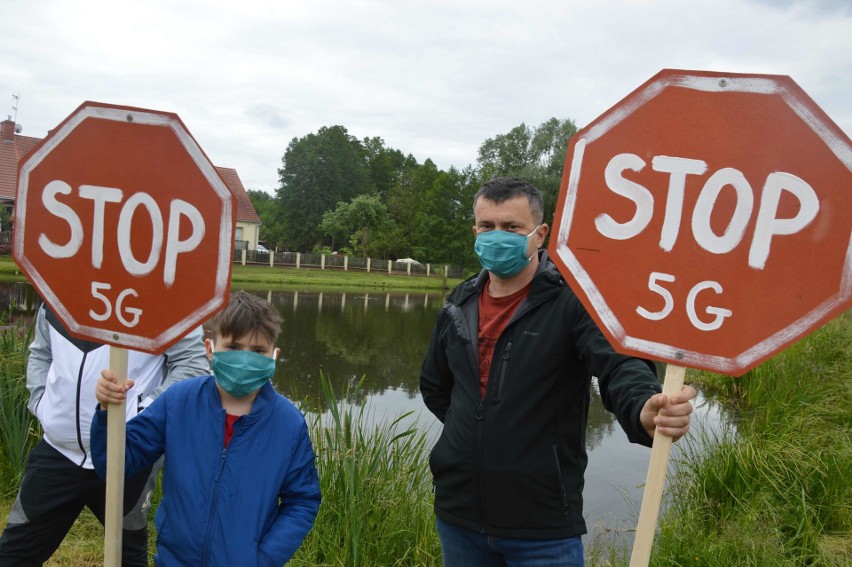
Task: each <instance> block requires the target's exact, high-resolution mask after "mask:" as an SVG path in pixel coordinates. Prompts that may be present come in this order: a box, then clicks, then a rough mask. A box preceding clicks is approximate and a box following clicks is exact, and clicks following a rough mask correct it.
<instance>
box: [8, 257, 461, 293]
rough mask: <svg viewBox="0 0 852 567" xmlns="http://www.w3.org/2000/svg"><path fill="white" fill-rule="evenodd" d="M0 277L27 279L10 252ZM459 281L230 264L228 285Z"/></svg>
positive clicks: (427, 288)
mask: <svg viewBox="0 0 852 567" xmlns="http://www.w3.org/2000/svg"><path fill="white" fill-rule="evenodd" d="M0 280H2V281H27V280H26V277H25V276H24V275H23V274H22V273H21V270H20V269H19V268H18V265H17V264H15V261H14V260H13V259H12V257H11V256H0ZM459 283H461V280H460V279H456V278H443V277H441V276H435V275H433V276H430V277H425V276H408V275H403V274H388V273H387V272H381V271H371V272H366V271H362V270H357V271H356V270H347V271H343V270H340V269H325V270H320V269H316V268H299V269H296V268H285V267H279V266H274V267H269V266H267V265H261V264H254V265H246V266H242V265H240V264H233V265H232V269H231V286H232V287H233V288H234V289H253V290H258V289H262V290H268V289H273V290H298V291H305V290H316V291H343V292H345V291H364V290H383V291H417V292H426V293H428V292H435V293H445V292H447V291H449V290H451V289H452V288H454V287H455V286H457V285H458V284H459Z"/></svg>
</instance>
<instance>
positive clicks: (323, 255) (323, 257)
mask: <svg viewBox="0 0 852 567" xmlns="http://www.w3.org/2000/svg"><path fill="white" fill-rule="evenodd" d="M324 269H325V254H321V255H320V270H324Z"/></svg>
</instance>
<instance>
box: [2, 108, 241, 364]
mask: <svg viewBox="0 0 852 567" xmlns="http://www.w3.org/2000/svg"><path fill="white" fill-rule="evenodd" d="M18 179H19V181H18V199H17V203H16V210H15V219H16V220H15V246H14V256H15V260H16V261H17V262H18V265H19V266H20V267H21V269H22V270H23V271H24V273H26V275H27V276H28V277H29V279H30V281H31V282H32V283H33V285H34V286H35V287H36V289H37V290H38V292H39V293H40V294H41V296H42V297H43V298H44V300H45V301H46V302H47V304H48V305H49V306H50V307H51V308H52V309H53V310H54V312H55V313H56V314H57V315H58V316H59V318H60V319H61V320H62V321H63V323H65V325H66V326H67V327H68V330H69V331H70V332H71V333H72V334H74V335H76V336H78V337H81V338H85V339H91V340H95V341H99V342H103V343H108V344H111V345H116V346H121V347H125V348H133V349H137V350H144V351H147V352H153V353H158V352H162V351H164V350H165V349H166V348H168V347H169V346H170V345H171V344H173V343H174V342H176V341H177V340H178V339H179V338H180V337H181V336H182V335H183V334H184V333H186V332H187V331H188V330H190V329H191V328H192V327H194V326H196V325H198V324H199V323H200V322H201V321H203V320H204V319H206V318H207V317H208V316H210V315H211V314H212V313H214V312H215V311H217V310H218V309H219V308H220V307H221V306H222V305H223V304H224V303H225V302H226V301H227V297H228V289H229V282H230V270H231V254H232V246H233V234H234V224H235V217H234V213H235V210H236V202H235V198H234V196H233V195H232V194H231V192H230V191H229V190H228V188H227V186H226V185H225V183H224V182H223V181H222V179H221V178H220V177H219V175H218V174H217V173H216V170H215V169H214V167H213V165H212V164H211V163H210V161H209V160H208V159H207V157H206V156H205V155H204V152H203V151H202V150H201V148H200V147H199V146H198V144H197V143H196V142H195V140H194V139H193V138H192V136H191V135H190V134H189V132H188V131H187V130H186V128H185V127H184V125H183V123H182V122H181V121H180V119H179V118H178V117H177V115H175V114H170V113H164V112H157V111H151V110H144V109H138V108H127V107H119V106H113V105H106V104H100V103H93V102H86V103H83V104H82V105H81V106H80V107H79V108H78V109H77V110H76V111H75V112H74V113H73V114H72V115H71V116H69V117H68V118H67V119H65V121H63V122H62V123H61V124H60V125H59V126H58V127H56V128H55V129H54V130H53V131H52V132H51V133H50V134H49V135H48V136H47V137H46V138H45V139H44V140H42V141H41V143H40V144H39V145H38V146H37V147H36V148H35V149H34V150H33V151H32V152H31V153H30V154H29V156H28V157H27V159H26V160H25V161H24V162H22V163H21V165H20V169H19V178H18Z"/></svg>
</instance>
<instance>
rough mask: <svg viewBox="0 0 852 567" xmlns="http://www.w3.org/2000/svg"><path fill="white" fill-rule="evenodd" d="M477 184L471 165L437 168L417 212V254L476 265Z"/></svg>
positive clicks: (432, 259) (437, 261)
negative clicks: (474, 201) (439, 169)
mask: <svg viewBox="0 0 852 567" xmlns="http://www.w3.org/2000/svg"><path fill="white" fill-rule="evenodd" d="M477 188H478V185H477V184H476V182H475V176H474V174H473V170H472V168H470V167H468V168H466V169H464V170H461V171H459V170H457V169H455V168H453V167H451V168H450V170H449V171H448V172H443V171H440V172H437V175H436V176H435V177H434V179H433V180H432V182H431V183H430V184H429V186H428V187H426V189H425V191H424V195H423V199H422V205H421V207H420V209H419V210H418V212H417V217H416V221H415V224H416V232H415V236H416V238H415V241H416V245H415V246H414V252H415V257H416V258H418V259H421V260H424V259H425V260H426V261H427V262H430V263H434V264H451V265H453V266H463V267H465V268H473V267H474V264H475V263H476V257H475V256H474V254H473V235H472V232H471V227H473V224H474V223H473V195H474V194H475V193H476V190H477Z"/></svg>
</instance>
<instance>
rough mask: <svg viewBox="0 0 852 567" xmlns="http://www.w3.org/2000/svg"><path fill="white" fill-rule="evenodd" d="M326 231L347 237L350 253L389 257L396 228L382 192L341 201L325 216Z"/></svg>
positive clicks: (324, 229)
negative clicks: (389, 249)
mask: <svg viewBox="0 0 852 567" xmlns="http://www.w3.org/2000/svg"><path fill="white" fill-rule="evenodd" d="M320 226H321V229H322V231H323V232H324V233H325V234H327V235H329V236H331V237H333V238H335V237H336V238H343V237H346V238H347V240H348V243H349V249H348V250H346V252H352V253H355V254H360V255H361V256H365V257H366V256H382V257H386V256H387V253H388V250H387V246H388V245H389V244H390V239H389V238H387V237H386V235H387V233H392V232H393V231H394V229H395V225H394V223H393V221H392V220H391V219H390V217H389V216H388V209H387V207H386V206H385V205H384V203H382V202H381V199H380V198H379V196H378V195H359V196H357V197H355V198H354V199H352V200H351V201H349V202H348V203H338V205H337V207H336V208H335V209H334V210H331V211H327V212H326V213H325V214H324V215H323V220H322V223H321V225H320Z"/></svg>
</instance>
